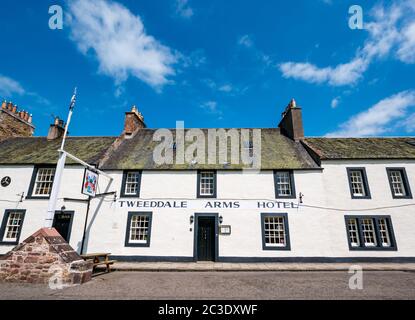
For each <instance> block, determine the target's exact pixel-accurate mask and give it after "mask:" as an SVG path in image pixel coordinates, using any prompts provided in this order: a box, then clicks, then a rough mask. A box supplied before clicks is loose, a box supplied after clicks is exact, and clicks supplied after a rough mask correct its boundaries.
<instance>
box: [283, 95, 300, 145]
mask: <svg viewBox="0 0 415 320" xmlns="http://www.w3.org/2000/svg"><path fill="white" fill-rule="evenodd" d="M278 127H279V128H280V130H281V133H282V134H284V135H285V136H287V137H289V138H290V139H293V140H295V141H298V140H301V139H303V138H304V127H303V117H302V111H301V108H300V107H297V103H296V101H295V100H294V99H292V100H291V101H290V103H289V104H288V106H287V107H286V109H285V111H284V112H283V114H282V119H281V122H280V124H279V125H278Z"/></svg>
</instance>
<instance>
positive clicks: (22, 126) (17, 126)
mask: <svg viewBox="0 0 415 320" xmlns="http://www.w3.org/2000/svg"><path fill="white" fill-rule="evenodd" d="M34 131H35V127H34V126H33V124H32V117H31V115H29V114H28V113H27V112H25V111H22V110H19V107H18V106H17V105H15V104H14V103H12V102H11V101H10V102H7V101H5V100H4V101H3V102H2V103H1V108H0V140H4V139H7V138H12V137H31V136H33V133H34Z"/></svg>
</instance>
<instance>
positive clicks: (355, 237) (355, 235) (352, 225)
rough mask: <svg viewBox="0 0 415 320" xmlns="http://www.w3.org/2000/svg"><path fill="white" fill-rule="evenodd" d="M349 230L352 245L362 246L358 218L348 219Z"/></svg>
mask: <svg viewBox="0 0 415 320" xmlns="http://www.w3.org/2000/svg"><path fill="white" fill-rule="evenodd" d="M347 230H348V233H349V240H350V245H351V246H352V247H359V246H360V241H359V230H358V227H357V221H356V219H348V220H347Z"/></svg>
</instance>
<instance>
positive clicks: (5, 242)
mask: <svg viewBox="0 0 415 320" xmlns="http://www.w3.org/2000/svg"><path fill="white" fill-rule="evenodd" d="M18 244H19V242H18V241H15V242H7V241H0V246H16V245H18Z"/></svg>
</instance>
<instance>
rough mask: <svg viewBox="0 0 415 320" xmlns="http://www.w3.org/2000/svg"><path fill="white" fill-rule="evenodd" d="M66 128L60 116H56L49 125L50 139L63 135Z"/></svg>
mask: <svg viewBox="0 0 415 320" xmlns="http://www.w3.org/2000/svg"><path fill="white" fill-rule="evenodd" d="M29 119H30V118H29ZM64 132H65V129H64V127H63V120H60V119H59V117H55V120H54V122H53V124H51V125H50V127H49V132H48V137H47V139H48V140H55V139H59V138H60V137H62V136H63V134H64Z"/></svg>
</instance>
